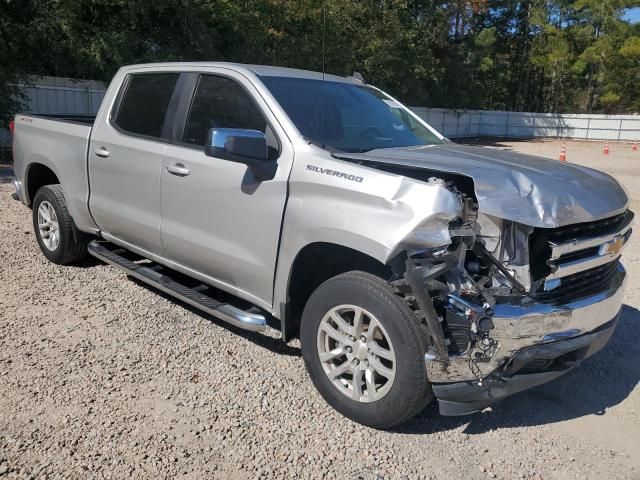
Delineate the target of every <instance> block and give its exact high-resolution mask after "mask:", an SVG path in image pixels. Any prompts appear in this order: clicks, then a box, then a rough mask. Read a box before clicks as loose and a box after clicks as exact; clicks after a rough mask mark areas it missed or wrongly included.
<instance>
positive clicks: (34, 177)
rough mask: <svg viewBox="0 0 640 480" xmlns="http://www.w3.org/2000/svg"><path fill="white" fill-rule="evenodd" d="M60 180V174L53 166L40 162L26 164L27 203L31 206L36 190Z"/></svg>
mask: <svg viewBox="0 0 640 480" xmlns="http://www.w3.org/2000/svg"><path fill="white" fill-rule="evenodd" d="M56 183H61V182H60V176H59V175H58V174H57V173H56V172H55V170H54V168H52V167H51V166H50V165H46V164H44V163H41V162H33V163H30V164H29V165H27V168H26V171H25V197H26V201H27V205H28V206H29V207H31V206H33V199H34V198H35V196H36V192H37V191H38V190H39V189H40V188H42V187H44V186H45V185H53V184H56Z"/></svg>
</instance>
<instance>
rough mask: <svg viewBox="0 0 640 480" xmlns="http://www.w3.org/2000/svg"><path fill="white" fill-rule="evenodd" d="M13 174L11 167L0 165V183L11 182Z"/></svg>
mask: <svg viewBox="0 0 640 480" xmlns="http://www.w3.org/2000/svg"><path fill="white" fill-rule="evenodd" d="M12 176H13V167H11V166H8V165H0V183H11V177H12Z"/></svg>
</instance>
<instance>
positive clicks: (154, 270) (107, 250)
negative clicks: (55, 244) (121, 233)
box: [88, 240, 267, 332]
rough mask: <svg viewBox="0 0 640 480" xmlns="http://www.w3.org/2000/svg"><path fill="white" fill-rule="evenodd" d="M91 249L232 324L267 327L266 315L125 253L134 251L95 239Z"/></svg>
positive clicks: (257, 329) (168, 292) (136, 276)
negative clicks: (214, 295) (205, 291)
mask: <svg viewBox="0 0 640 480" xmlns="http://www.w3.org/2000/svg"><path fill="white" fill-rule="evenodd" d="M88 249H89V253H90V254H91V255H93V256H94V257H96V258H98V259H99V260H102V261H103V262H105V263H108V264H110V265H113V266H114V267H117V268H119V269H120V270H123V271H125V272H126V273H127V274H128V275H131V276H132V277H135V278H137V279H138V280H140V281H142V282H144V283H147V284H149V285H151V286H152V287H155V288H157V289H158V290H162V291H163V292H165V293H167V294H169V295H171V296H172V297H175V298H177V299H179V300H182V301H183V302H185V303H188V304H189V305H191V306H193V307H195V308H197V309H199V310H202V311H204V312H206V313H208V314H210V315H213V316H214V317H217V318H219V319H220V320H223V321H225V322H227V323H230V324H231V325H234V326H236V327H238V328H242V329H244V330H251V331H252V332H263V331H265V330H266V328H267V320H266V318H265V317H264V316H263V315H260V314H257V313H251V312H246V311H244V310H241V309H239V308H237V307H234V306H233V305H230V304H228V303H222V302H219V301H217V300H215V299H213V298H212V297H209V296H207V295H204V294H203V293H200V292H201V291H202V290H203V288H202V285H199V286H197V287H195V288H191V287H188V286H186V285H183V284H182V283H180V282H178V281H176V280H174V279H173V278H171V277H170V276H169V275H166V274H164V273H160V271H162V270H168V269H166V268H165V267H160V266H159V265H158V264H156V263H152V264H151V265H153V266H152V267H150V266H145V265H144V264H140V263H136V262H135V261H133V260H129V259H127V258H125V257H124V256H123V255H122V254H128V255H131V252H129V251H127V250H125V249H122V248H120V247H118V246H116V245H114V244H112V243H109V242H103V241H98V240H93V241H92V242H91V243H89V247H88ZM140 260H143V257H140Z"/></svg>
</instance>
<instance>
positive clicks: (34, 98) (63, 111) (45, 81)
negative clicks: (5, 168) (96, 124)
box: [0, 77, 106, 147]
mask: <svg viewBox="0 0 640 480" xmlns="http://www.w3.org/2000/svg"><path fill="white" fill-rule="evenodd" d="M19 87H20V89H21V90H22V93H23V94H24V95H25V97H26V98H25V99H22V102H23V105H24V108H23V110H22V111H23V112H24V113H40V114H49V115H96V114H97V113H98V109H99V108H100V103H101V102H102V99H103V97H104V94H105V91H106V86H105V84H104V83H102V82H97V81H95V80H74V79H71V78H62V77H32V78H30V79H29V81H28V82H25V83H24V84H20V85H19ZM10 144H11V137H10V135H9V131H8V130H4V129H1V128H0V147H3V146H5V147H6V146H8V145H10Z"/></svg>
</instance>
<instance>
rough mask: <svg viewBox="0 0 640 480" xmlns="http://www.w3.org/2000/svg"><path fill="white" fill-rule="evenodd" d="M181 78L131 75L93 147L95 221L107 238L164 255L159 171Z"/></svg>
mask: <svg viewBox="0 0 640 480" xmlns="http://www.w3.org/2000/svg"><path fill="white" fill-rule="evenodd" d="M179 78H180V74H179V73H170V72H166V73H165V72H154V73H131V74H129V75H128V76H127V77H126V78H125V80H124V82H123V84H122V87H121V89H120V92H119V94H118V97H117V100H116V103H115V105H114V109H113V110H112V112H111V114H110V118H105V119H100V120H101V121H99V122H96V124H95V128H94V131H93V133H92V136H91V142H90V145H89V181H90V186H91V196H90V204H89V205H90V209H91V213H92V215H93V217H94V219H95V221H96V223H97V224H98V226H99V227H100V229H101V230H102V231H103V232H104V233H106V234H108V235H109V236H111V237H114V238H115V239H117V240H120V241H122V242H126V243H129V244H132V245H134V246H136V247H138V248H142V249H144V250H146V251H148V252H151V253H155V254H162V244H161V241H160V172H161V169H162V154H163V152H164V148H165V145H166V141H167V140H166V138H167V128H169V127H168V125H169V123H170V122H168V120H172V118H169V117H171V115H170V111H171V110H172V108H173V107H174V106H175V101H176V96H177V94H176V95H174V90H175V91H177V89H176V85H177V84H178V79H179ZM172 99H173V104H172Z"/></svg>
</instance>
